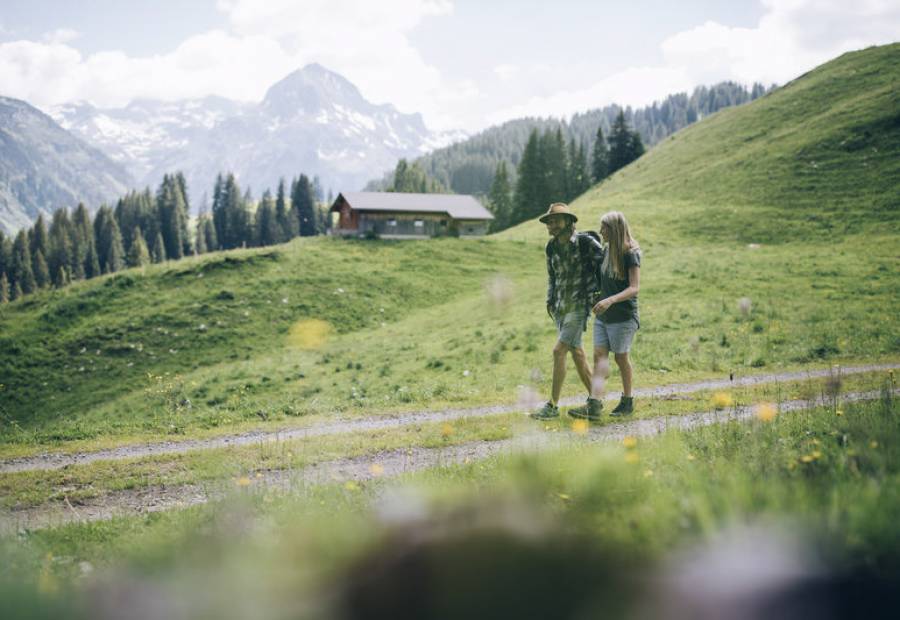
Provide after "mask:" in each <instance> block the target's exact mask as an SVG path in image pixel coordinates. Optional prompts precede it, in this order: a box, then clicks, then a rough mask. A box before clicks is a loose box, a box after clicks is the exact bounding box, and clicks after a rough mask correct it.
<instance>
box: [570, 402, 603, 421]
mask: <svg viewBox="0 0 900 620" xmlns="http://www.w3.org/2000/svg"><path fill="white" fill-rule="evenodd" d="M602 414H603V402H602V401H600V400H598V399H596V398H591V397H588V399H587V402H586V403H585V404H584V405H582V406H581V407H573V408H572V409H569V415H570V416H572V417H573V418H581V419H582V420H591V421H592V422H596V421H597V420H599V419H600V417H601V415H602Z"/></svg>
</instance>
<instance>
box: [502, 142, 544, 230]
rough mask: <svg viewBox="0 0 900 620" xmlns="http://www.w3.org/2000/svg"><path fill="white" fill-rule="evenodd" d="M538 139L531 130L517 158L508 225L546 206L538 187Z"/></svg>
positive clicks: (529, 216)
mask: <svg viewBox="0 0 900 620" xmlns="http://www.w3.org/2000/svg"><path fill="white" fill-rule="evenodd" d="M539 140H540V138H539V137H538V132H537V129H534V130H532V132H531V134H530V135H529V136H528V142H527V143H526V144H525V150H524V151H523V152H522V159H521V160H519V168H518V174H517V178H516V193H515V197H514V199H513V213H512V217H511V218H510V222H509V224H510V225H514V224H518V223H519V222H522V221H524V220H527V219H530V218H532V217H536V216H537V215H539V214H540V213H541V212H542V211H543V210H545V209H546V208H547V206H548V205H545V204H544V203H543V197H542V192H543V190H542V188H541V187H540V186H541V177H542V176H543V170H542V169H541V161H540V160H539V157H540V153H539V146H538V142H539Z"/></svg>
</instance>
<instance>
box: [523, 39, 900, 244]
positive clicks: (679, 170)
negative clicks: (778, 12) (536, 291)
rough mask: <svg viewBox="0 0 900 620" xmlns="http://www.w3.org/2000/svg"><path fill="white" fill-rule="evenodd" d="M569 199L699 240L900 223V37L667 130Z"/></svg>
mask: <svg viewBox="0 0 900 620" xmlns="http://www.w3.org/2000/svg"><path fill="white" fill-rule="evenodd" d="M576 207H577V209H578V212H579V213H583V214H585V215H587V220H588V222H591V223H592V224H593V225H594V226H596V219H597V217H598V216H599V215H600V214H602V212H605V211H607V210H612V209H618V210H622V211H625V212H628V213H630V214H633V215H632V219H635V220H636V221H640V223H641V224H642V226H641V227H640V228H639V230H645V231H648V232H651V234H652V233H656V232H657V231H659V232H660V234H661V235H663V236H665V237H670V236H672V235H673V234H675V233H676V232H677V234H679V236H683V237H684V238H686V239H695V238H696V237H697V236H698V235H701V236H702V237H704V242H705V241H707V240H708V241H711V242H717V241H721V242H728V241H740V242H744V243H782V242H787V241H795V240H799V239H806V240H821V241H824V240H826V238H827V236H828V235H845V234H852V233H869V234H884V233H889V232H893V231H896V226H897V224H898V222H900V44H892V45H887V46H883V47H873V48H870V49H867V50H864V51H860V52H852V53H848V54H844V55H843V56H841V57H839V58H837V59H835V60H833V61H831V62H828V63H826V64H824V65H822V66H820V67H818V68H816V69H815V70H813V71H811V72H809V73H808V74H806V75H804V76H802V77H800V78H798V79H796V80H794V81H793V82H791V83H789V84H787V85H785V86H784V87H782V88H779V89H778V90H776V91H774V92H771V93H769V94H767V95H765V96H764V97H762V98H761V99H759V100H757V101H754V102H752V103H750V104H747V105H743V106H740V107H736V108H728V109H725V110H722V111H720V112H718V113H716V114H714V115H712V116H711V117H709V118H707V119H704V121H703V122H701V123H697V124H695V125H692V126H690V127H688V128H686V129H684V130H682V131H680V132H678V133H677V134H674V135H673V136H670V137H669V138H668V139H666V140H664V141H663V142H662V143H661V144H659V145H658V146H656V147H655V148H653V149H652V150H650V151H649V152H648V153H647V154H646V155H645V156H644V157H642V158H641V159H640V160H639V161H638V162H636V163H635V164H634V165H632V166H630V167H628V168H627V169H625V170H623V171H622V172H621V173H620V174H617V175H615V176H614V177H612V178H611V179H609V180H608V181H605V182H604V183H602V184H601V185H600V186H598V187H595V188H594V189H593V190H592V191H590V192H588V193H587V194H585V195H584V196H582V197H581V199H579V200H578V201H577V204H576ZM527 228H529V227H528V226H527V225H525V226H524V227H522V228H521V229H520V230H512V231H509V232H507V233H505V234H506V236H509V237H514V238H516V237H521V236H522V235H523V233H524V230H525V229H527ZM892 228H893V231H892ZM539 234H540V233H539V232H538V231H534V230H532V232H531V236H534V237H536V236H539ZM644 235H645V236H647V233H644Z"/></svg>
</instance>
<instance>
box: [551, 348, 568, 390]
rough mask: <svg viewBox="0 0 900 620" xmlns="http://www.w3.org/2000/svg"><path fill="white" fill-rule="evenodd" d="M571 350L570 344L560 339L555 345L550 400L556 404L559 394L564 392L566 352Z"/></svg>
mask: <svg viewBox="0 0 900 620" xmlns="http://www.w3.org/2000/svg"><path fill="white" fill-rule="evenodd" d="M570 350H571V349H570V348H569V346H568V345H565V344H563V343H562V342H559V341H557V342H556V346H555V347H553V388H552V392H551V396H550V400H551V402H552V403H553V404H554V405H556V404H558V403H559V395H560V394H561V393H562V386H563V382H564V381H565V380H566V353H568V352H569V351H570Z"/></svg>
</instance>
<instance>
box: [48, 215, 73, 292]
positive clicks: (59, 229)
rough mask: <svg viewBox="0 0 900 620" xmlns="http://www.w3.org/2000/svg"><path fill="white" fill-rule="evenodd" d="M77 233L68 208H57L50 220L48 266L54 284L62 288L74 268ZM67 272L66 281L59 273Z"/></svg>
mask: <svg viewBox="0 0 900 620" xmlns="http://www.w3.org/2000/svg"><path fill="white" fill-rule="evenodd" d="M74 234H75V231H74V228H73V226H72V221H71V220H70V219H69V211H68V209H65V208H63V209H57V210H56V211H54V212H53V219H52V220H51V221H50V255H49V256H48V257H47V259H48V260H47V267H48V268H49V269H50V273H51V274H52V276H53V285H54V286H56V287H58V288H60V287H63V286H65V284H66V283H68V280H69V276H68V274H69V273H70V269H71V268H72V236H73V235H74ZM61 272H64V273H65V274H66V282H65V283H63V282H62V281H61V280H60V279H59V274H60V273H61Z"/></svg>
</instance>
